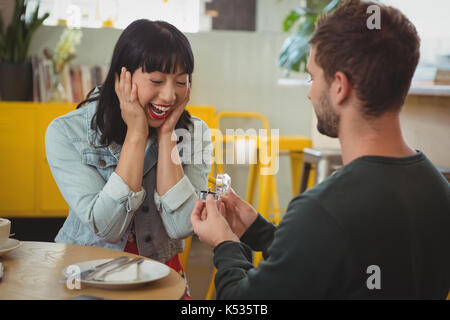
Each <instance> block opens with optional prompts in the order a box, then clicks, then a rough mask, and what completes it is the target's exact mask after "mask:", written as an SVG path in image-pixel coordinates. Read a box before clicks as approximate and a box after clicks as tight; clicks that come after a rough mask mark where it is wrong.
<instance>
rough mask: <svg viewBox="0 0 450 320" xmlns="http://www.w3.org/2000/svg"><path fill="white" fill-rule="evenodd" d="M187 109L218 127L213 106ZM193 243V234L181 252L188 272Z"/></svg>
mask: <svg viewBox="0 0 450 320" xmlns="http://www.w3.org/2000/svg"><path fill="white" fill-rule="evenodd" d="M186 110H187V111H188V112H189V113H190V114H191V115H193V116H195V117H197V118H200V119H202V120H203V121H204V122H205V123H206V124H207V126H208V127H209V128H210V129H214V128H216V127H217V122H216V115H215V113H216V111H215V108H214V107H213V106H198V105H196V106H192V105H189V106H187V107H186ZM213 171H214V170H213V169H212V168H211V173H213ZM208 182H209V184H211V183H212V182H213V183H215V179H214V178H213V177H212V176H211V174H210V176H209V177H208ZM191 245H192V236H190V237H188V238H186V239H184V250H183V252H182V253H180V254H179V258H180V263H181V265H182V266H183V270H184V271H185V272H186V270H187V265H188V261H189V254H190V252H191Z"/></svg>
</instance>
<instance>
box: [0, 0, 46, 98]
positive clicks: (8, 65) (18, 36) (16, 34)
mask: <svg viewBox="0 0 450 320" xmlns="http://www.w3.org/2000/svg"><path fill="white" fill-rule="evenodd" d="M27 5H28V1H27V0H15V5H14V13H13V17H12V20H11V23H10V24H9V26H7V28H6V30H5V29H4V28H5V26H4V25H3V19H2V17H1V15H0V99H1V100H17V101H29V100H31V98H32V92H33V88H32V86H33V83H32V70H31V62H30V61H29V59H28V47H29V45H30V41H31V37H32V35H33V33H34V32H35V31H36V30H37V28H39V26H40V25H41V24H42V23H43V22H44V20H45V19H47V17H48V16H49V14H48V13H45V14H44V15H43V16H42V17H41V18H39V17H38V13H39V5H37V6H36V8H35V10H34V11H33V12H32V13H31V14H30V15H29V16H26V13H27V12H26V11H27Z"/></svg>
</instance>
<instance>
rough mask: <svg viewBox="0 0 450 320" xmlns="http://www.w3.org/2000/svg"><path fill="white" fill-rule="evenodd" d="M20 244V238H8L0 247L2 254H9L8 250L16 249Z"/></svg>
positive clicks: (0, 253)
mask: <svg viewBox="0 0 450 320" xmlns="http://www.w3.org/2000/svg"><path fill="white" fill-rule="evenodd" d="M19 246H20V241H19V240H17V239H11V238H9V239H8V240H6V242H5V243H4V244H3V246H1V247H0V256H2V255H4V254H7V253H8V252H10V251H12V250H14V249H16V248H17V247H19Z"/></svg>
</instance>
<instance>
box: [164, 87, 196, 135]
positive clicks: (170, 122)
mask: <svg viewBox="0 0 450 320" xmlns="http://www.w3.org/2000/svg"><path fill="white" fill-rule="evenodd" d="M190 95H191V85H190V84H189V83H188V84H187V91H186V96H185V97H184V99H182V100H181V101H180V102H179V103H178V104H177V105H176V106H175V107H174V110H173V111H172V112H171V113H170V115H169V116H168V117H167V118H166V120H165V121H164V123H163V124H162V125H161V126H160V127H159V128H157V129H156V131H157V133H158V136H161V135H162V134H168V135H171V134H172V132H173V130H175V126H176V125H177V123H178V120H179V119H180V117H181V114H182V113H183V111H184V109H185V108H186V106H187V104H188V102H189V98H190Z"/></svg>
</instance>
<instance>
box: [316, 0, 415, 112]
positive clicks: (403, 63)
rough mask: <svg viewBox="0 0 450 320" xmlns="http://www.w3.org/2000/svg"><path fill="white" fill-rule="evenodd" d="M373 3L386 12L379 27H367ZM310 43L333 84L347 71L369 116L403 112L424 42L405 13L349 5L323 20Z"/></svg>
mask: <svg viewBox="0 0 450 320" xmlns="http://www.w3.org/2000/svg"><path fill="white" fill-rule="evenodd" d="M371 5H376V6H378V7H379V9H380V11H379V12H380V18H381V19H380V22H381V23H380V28H379V29H376V28H375V29H369V27H368V25H367V21H368V19H369V17H371V15H372V13H367V8H368V7H369V6H371ZM310 44H311V45H312V46H315V48H316V58H315V62H316V63H317V64H318V65H319V66H320V67H321V68H322V69H323V70H324V74H325V79H326V81H327V82H328V84H330V83H331V82H332V80H333V79H334V76H335V74H336V72H338V71H341V72H343V73H345V75H346V76H347V77H348V79H349V81H350V83H351V84H352V86H353V88H354V89H355V90H356V94H357V97H358V98H359V99H360V100H361V101H362V104H363V105H362V107H363V110H364V114H365V115H366V116H369V117H376V116H379V115H381V114H383V113H384V112H386V111H389V110H399V109H400V108H401V106H402V105H403V103H404V100H405V97H406V95H407V94H408V90H409V87H410V85H411V79H412V77H413V75H414V71H415V69H416V67H417V64H418V62H419V57H420V38H419V36H418V34H417V31H416V28H415V27H414V25H413V24H412V23H411V22H410V21H409V20H408V18H406V16H405V15H403V14H402V13H401V12H400V11H399V10H397V9H395V8H392V7H388V6H384V5H381V4H379V3H375V2H368V1H361V0H347V1H344V2H343V3H342V4H341V5H340V6H339V7H338V8H337V9H336V10H335V11H334V12H333V13H331V14H329V15H326V16H322V17H321V18H320V19H319V22H318V24H317V28H316V31H315V33H314V35H313V36H312V38H311V40H310Z"/></svg>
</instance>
